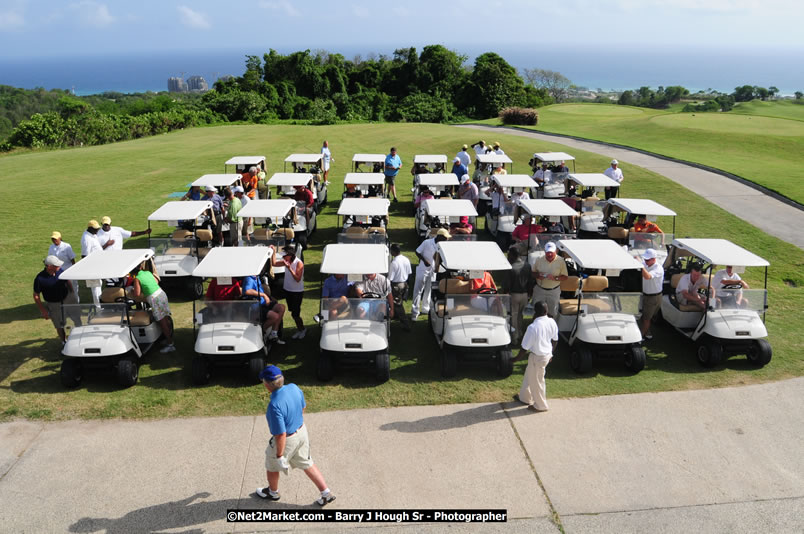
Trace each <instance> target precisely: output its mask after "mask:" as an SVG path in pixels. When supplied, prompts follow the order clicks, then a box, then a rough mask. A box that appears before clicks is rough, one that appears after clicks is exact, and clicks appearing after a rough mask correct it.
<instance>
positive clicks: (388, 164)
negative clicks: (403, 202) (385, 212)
mask: <svg viewBox="0 0 804 534" xmlns="http://www.w3.org/2000/svg"><path fill="white" fill-rule="evenodd" d="M401 168H402V159H401V158H400V157H399V156H397V155H396V148H395V147H391V153H390V154H388V155H387V156H385V169H384V170H383V172H384V173H385V183H386V184H388V185H389V186H390V188H391V192H392V193H393V194H394V202H399V199H397V198H396V175H397V174H399V169H401Z"/></svg>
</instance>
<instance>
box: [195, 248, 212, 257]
mask: <svg viewBox="0 0 804 534" xmlns="http://www.w3.org/2000/svg"><path fill="white" fill-rule="evenodd" d="M210 250H212V249H211V248H208V247H201V248H199V249H198V257H199V258H200V259H203V258H204V257H206V255H207V254H209V251H210Z"/></svg>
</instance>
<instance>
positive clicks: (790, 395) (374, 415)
mask: <svg viewBox="0 0 804 534" xmlns="http://www.w3.org/2000/svg"><path fill="white" fill-rule="evenodd" d="M548 388H549V380H548ZM266 397H267V395H266ZM802 398H804V378H797V379H792V380H788V381H783V382H777V383H772V384H763V385H753V386H745V387H738V388H724V389H716V390H701V391H683V392H667V393H647V394H636V395H619V396H610V397H600V398H589V399H571V400H560V399H559V400H553V401H552V402H551V409H550V411H549V412H546V413H542V414H535V413H532V412H530V411H528V410H526V409H525V408H524V407H522V406H521V405H519V404H517V403H514V402H510V403H504V404H473V405H453V406H426V407H410V408H393V409H371V410H354V411H347V412H327V413H318V414H310V415H308V416H307V417H306V420H305V424H306V425H307V426H308V428H309V432H310V435H311V440H312V446H313V456H314V458H315V459H316V460H317V463H318V465H319V466H320V468H321V470H322V471H323V473H324V475H325V476H326V478H327V481H328V483H329V485H330V487H331V488H332V489H333V491H334V492H335V493H336V495H337V496H338V499H337V500H336V501H335V502H333V503H332V504H331V505H330V506H328V507H327V508H326V510H343V509H378V508H396V509H408V508H428V509H429V508H458V509H467V508H499V509H507V511H508V516H509V520H508V523H500V524H486V525H480V524H466V523H450V524H435V523H430V524H395V523H374V524H363V525H360V524H357V523H354V524H332V523H326V524H324V523H318V524H313V523H297V524H293V523H281V524H277V523H250V524H245V523H240V524H236V523H226V521H225V519H224V518H225V513H226V510H227V509H238V508H239V509H244V508H257V509H262V510H280V509H284V510H291V511H299V510H301V511H307V510H311V509H317V507H316V506H314V505H313V504H312V503H313V500H314V499H315V498H317V491H316V490H315V488H314V486H313V485H312V484H311V483H310V482H309V481H308V480H307V478H306V477H305V476H304V475H303V474H302V473H300V472H298V471H294V472H292V473H291V475H290V477H285V476H282V478H281V481H280V490H281V493H282V500H281V501H279V502H276V503H274V502H266V501H263V500H260V499H258V498H256V497H255V496H254V494H253V492H254V489H255V488H256V487H257V486H258V485H260V486H262V485H264V477H265V474H264V470H263V458H264V454H263V451H264V448H265V444H266V442H267V439H268V429H267V424H266V423H265V419H264V418H263V416H262V415H255V416H253V417H219V418H203V419H202V418H193V419H174V420H161V421H89V422H77V421H71V422H64V423H52V424H42V423H32V422H11V423H4V424H0V503H2V505H0V525H2V526H1V527H0V529H1V530H2V531H3V532H32V533H42V532H106V533H124V532H125V533H132V532H166V531H170V532H192V533H200V532H254V531H259V532H264V531H290V530H303V531H319V530H320V531H325V532H337V531H341V530H346V529H347V528H349V529H351V528H367V529H369V530H366V532H369V531H373V530H376V529H378V527H383V530H382V532H388V533H392V532H405V533H407V532H411V533H413V532H422V531H424V532H523V533H524V532H527V533H537V534H538V533H542V532H544V533H558V532H559V525H561V527H562V528H563V529H564V531H565V532H568V533H575V532H612V533H614V532H617V533H620V532H679V533H681V532H684V533H686V532H691V531H696V532H730V533H731V532H801V531H802V530H804V454H802V451H803V450H804V448H802V439H801V436H802V435H804V411H803V410H802V409H801V399H802Z"/></svg>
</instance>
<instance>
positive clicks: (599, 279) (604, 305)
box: [559, 276, 612, 315]
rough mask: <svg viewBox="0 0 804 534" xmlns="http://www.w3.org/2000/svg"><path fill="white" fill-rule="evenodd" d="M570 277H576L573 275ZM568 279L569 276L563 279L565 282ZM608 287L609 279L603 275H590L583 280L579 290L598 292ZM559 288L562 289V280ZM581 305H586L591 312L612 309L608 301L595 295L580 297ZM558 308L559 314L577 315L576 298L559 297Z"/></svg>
mask: <svg viewBox="0 0 804 534" xmlns="http://www.w3.org/2000/svg"><path fill="white" fill-rule="evenodd" d="M572 278H577V277H575V276H573V277H572ZM568 281H569V278H568V279H567V280H565V282H568ZM576 283H577V282H576ZM608 287H609V279H608V278H606V277H605V276H590V277H589V278H587V279H585V280H584V282H583V286H582V289H581V291H583V293H600V292H602V291H605V290H606V289H608ZM561 289H562V291H563V290H564V282H562V283H561ZM581 306H586V307H587V308H588V309H589V311H590V312H593V313H601V312H610V311H612V309H611V303H609V302H608V301H607V300H604V299H601V298H597V297H591V298H587V297H584V298H582V299H581ZM559 308H560V310H561V315H577V314H578V299H577V298H575V299H561V300H560V301H559Z"/></svg>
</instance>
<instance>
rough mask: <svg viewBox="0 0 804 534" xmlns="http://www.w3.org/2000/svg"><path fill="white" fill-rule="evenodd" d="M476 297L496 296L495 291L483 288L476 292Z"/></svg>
mask: <svg viewBox="0 0 804 534" xmlns="http://www.w3.org/2000/svg"><path fill="white" fill-rule="evenodd" d="M477 294H478V295H496V294H497V290H496V289H494V288H493V287H484V288H481V289H480V291H478V292H477Z"/></svg>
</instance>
